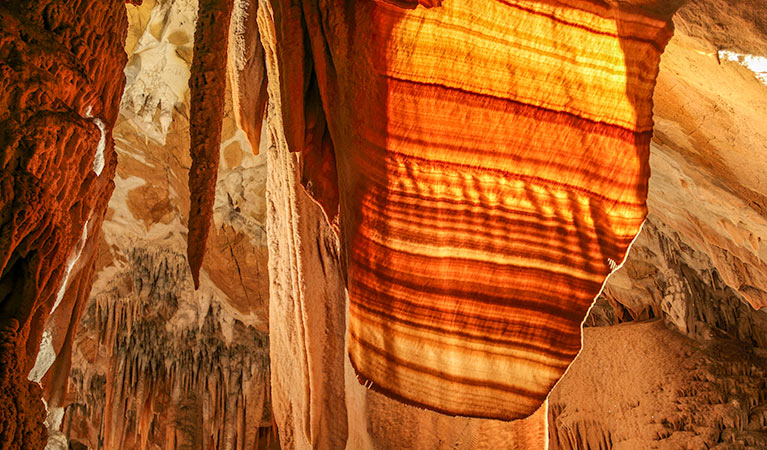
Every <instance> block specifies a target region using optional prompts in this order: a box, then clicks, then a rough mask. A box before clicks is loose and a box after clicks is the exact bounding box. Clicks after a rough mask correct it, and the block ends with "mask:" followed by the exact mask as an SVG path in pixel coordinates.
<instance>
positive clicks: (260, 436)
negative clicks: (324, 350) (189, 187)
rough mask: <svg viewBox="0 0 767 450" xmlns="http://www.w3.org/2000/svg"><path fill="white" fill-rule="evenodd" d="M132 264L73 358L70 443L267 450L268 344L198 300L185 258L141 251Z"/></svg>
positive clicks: (92, 312)
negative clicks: (191, 288)
mask: <svg viewBox="0 0 767 450" xmlns="http://www.w3.org/2000/svg"><path fill="white" fill-rule="evenodd" d="M128 259H129V261H128V262H127V264H126V265H125V266H124V268H123V270H122V271H121V272H120V274H119V275H118V276H116V277H115V278H114V279H113V280H112V281H111V284H110V288H109V289H107V291H106V292H104V293H101V294H99V295H98V296H96V297H95V299H94V301H92V302H91V303H90V304H89V306H88V309H87V311H86V313H85V315H84V317H83V323H82V326H81V328H82V329H81V336H80V342H82V343H81V344H80V346H79V347H78V349H77V351H78V354H76V355H75V357H76V358H77V361H84V363H83V364H76V365H75V366H74V370H73V373H72V377H71V385H72V386H71V389H70V391H71V397H72V398H73V399H74V400H73V402H72V403H71V404H69V405H68V406H67V408H66V412H65V415H64V419H63V422H62V423H63V425H62V432H63V433H64V434H65V435H66V437H67V440H68V441H70V442H79V443H82V444H83V445H86V446H88V447H90V448H110V449H111V448H115V449H116V448H120V449H144V448H155V447H153V446H157V447H159V448H199V449H203V448H205V449H227V450H240V449H255V448H268V447H269V445H270V444H271V443H272V442H275V439H274V438H273V437H272V436H271V433H272V430H271V418H270V413H269V411H270V406H269V393H268V386H269V385H268V377H269V357H268V337H267V336H266V335H265V334H264V333H262V332H259V331H257V330H256V329H255V328H253V327H252V326H247V325H245V324H243V323H242V322H240V321H239V320H237V319H236V318H233V317H232V316H231V312H228V311H227V310H225V309H223V307H222V305H221V304H220V303H218V302H217V301H216V300H215V299H214V298H208V297H206V296H205V295H203V294H200V293H193V292H192V291H191V290H190V289H189V286H188V285H189V284H190V280H189V275H188V268H187V264H186V259H185V258H184V257H183V255H181V254H179V253H177V252H174V251H171V250H163V249H142V248H137V249H134V250H133V251H131V252H130V254H129V256H128ZM183 296H191V297H192V298H188V297H183ZM190 307H191V308H193V309H192V310H190V309H189V308H190ZM87 342H92V343H94V345H93V346H89V345H87ZM85 361H87V363H85Z"/></svg>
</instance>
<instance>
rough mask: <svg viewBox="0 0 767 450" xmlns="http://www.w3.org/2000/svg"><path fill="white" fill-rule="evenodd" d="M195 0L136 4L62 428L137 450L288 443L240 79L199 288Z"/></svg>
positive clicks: (227, 116)
mask: <svg viewBox="0 0 767 450" xmlns="http://www.w3.org/2000/svg"><path fill="white" fill-rule="evenodd" d="M197 7H198V4H197V2H196V1H194V0H161V1H157V2H148V3H145V4H144V5H142V6H141V7H133V6H129V7H128V13H129V21H130V24H129V29H128V31H129V37H130V39H129V41H128V43H127V45H126V49H127V50H128V52H129V56H130V58H129V61H128V64H127V67H126V78H127V84H126V87H125V94H124V95H123V101H122V104H121V107H120V111H119V116H118V118H117V122H116V126H115V129H114V136H115V141H116V152H117V154H118V156H119V158H120V164H119V165H118V167H117V172H116V176H115V190H114V194H113V195H112V198H111V200H110V202H109V208H108V212H107V216H106V219H105V221H104V226H103V234H102V239H101V240H100V242H99V245H100V248H101V252H100V256H99V258H98V259H97V260H96V262H95V266H96V268H95V275H94V279H95V282H94V287H93V291H92V293H91V295H90V297H89V299H88V301H87V305H86V307H85V313H84V315H83V319H82V324H81V327H80V329H79V331H78V332H77V334H76V336H75V338H74V346H73V347H74V350H73V357H72V372H71V376H70V378H69V395H68V396H67V398H66V402H65V404H64V406H65V410H64V414H63V419H62V421H61V426H60V428H58V430H57V431H56V432H55V433H54V434H55V435H56V437H57V438H60V439H61V441H62V442H66V441H69V442H70V443H71V444H73V445H86V446H88V447H89V448H94V449H96V448H103V449H125V450H130V449H147V448H152V449H157V448H161V449H176V448H189V449H231V450H237V449H254V448H262V449H263V448H269V447H270V446H271V448H273V447H274V446H275V445H276V442H277V439H276V435H275V434H274V433H275V431H274V430H273V427H272V419H271V414H270V410H271V406H270V393H269V355H268V345H269V338H268V336H267V330H268V311H267V308H268V304H267V301H268V296H269V294H268V292H269V286H268V278H267V276H268V275H267V249H266V236H265V230H264V223H265V214H266V210H265V199H264V192H265V188H266V186H265V182H266V158H265V156H264V155H256V154H254V153H256V152H254V149H253V148H252V147H251V143H250V142H251V141H250V139H249V138H248V136H247V134H246V133H245V132H244V131H243V130H242V129H240V128H239V127H238V126H237V125H236V120H235V116H234V108H233V106H232V103H233V101H232V100H231V98H230V92H231V89H230V87H227V88H226V91H225V99H224V100H225V104H224V105H223V111H221V112H220V114H221V120H222V131H221V139H220V142H219V143H217V144H216V146H215V150H216V151H218V152H220V165H219V167H218V173H217V181H216V183H215V201H214V205H213V208H214V209H213V213H212V222H211V230H210V233H209V238H208V242H207V243H206V249H205V253H206V258H205V261H204V263H203V266H202V267H201V270H200V287H199V289H198V290H195V289H194V284H193V280H192V277H191V276H190V272H189V265H188V261H187V257H186V239H187V224H188V219H187V218H188V213H189V187H188V175H187V174H188V171H189V168H190V165H191V159H190V156H189V145H190V133H189V131H190V130H189V128H190V122H189V116H190V98H191V95H190V91H189V86H188V79H189V75H190V67H191V63H192V57H193V45H194V44H193V41H194V29H195V20H196V15H197ZM237 51H238V50H237V47H236V46H234V51H232V52H231V53H230V54H232V55H236V54H237ZM65 445H66V444H65Z"/></svg>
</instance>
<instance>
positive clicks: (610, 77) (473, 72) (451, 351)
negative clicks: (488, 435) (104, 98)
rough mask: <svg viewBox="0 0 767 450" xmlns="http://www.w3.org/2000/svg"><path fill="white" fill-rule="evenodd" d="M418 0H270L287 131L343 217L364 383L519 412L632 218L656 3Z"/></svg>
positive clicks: (647, 121)
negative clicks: (300, 0)
mask: <svg viewBox="0 0 767 450" xmlns="http://www.w3.org/2000/svg"><path fill="white" fill-rule="evenodd" d="M416 3H417V2H413V1H410V2H408V1H394V2H377V1H360V2H327V3H325V2H317V1H314V0H303V1H302V2H287V1H284V2H283V1H279V0H274V1H273V2H272V4H273V9H274V16H275V17H274V19H275V25H276V37H277V43H276V47H277V52H278V58H277V61H278V65H279V70H278V71H279V76H280V80H279V82H280V86H281V89H282V101H281V104H282V115H283V121H284V127H285V137H286V139H287V141H288V145H289V147H290V148H291V149H292V150H295V151H301V152H302V155H303V161H304V182H305V184H306V185H307V186H308V187H309V189H308V190H309V192H311V193H312V195H314V196H315V197H316V198H317V200H318V201H319V203H320V204H321V205H323V207H324V208H325V209H326V213H328V216H329V218H330V219H331V220H333V218H334V217H335V215H336V213H339V219H340V231H341V238H342V239H341V240H342V245H343V247H344V256H345V264H346V275H347V286H348V290H349V298H350V308H349V323H348V327H349V329H348V333H349V334H348V346H349V349H348V350H349V354H350V358H351V361H352V364H353V366H354V367H355V370H356V371H357V374H358V376H359V378H360V380H361V381H363V382H365V383H366V385H368V386H369V387H371V388H373V389H376V390H379V391H381V392H384V393H386V394H387V395H389V396H392V397H395V398H398V399H400V400H403V401H405V402H407V403H411V404H415V405H419V406H422V407H426V408H429V409H433V410H437V411H441V412H445V413H448V414H454V415H465V416H476V417H488V418H498V419H507V420H509V419H515V418H520V417H524V416H527V415H529V414H530V413H532V412H533V411H535V410H536V409H537V408H538V406H539V405H540V404H541V402H542V401H543V399H544V398H545V397H546V395H547V394H548V392H549V391H550V389H551V388H552V386H553V385H554V384H555V383H556V382H557V380H558V379H559V378H560V377H561V376H562V375H563V373H564V372H565V370H566V369H567V367H568V366H569V364H570V363H571V362H572V360H573V358H574V357H575V356H576V354H577V353H578V351H579V349H580V344H581V337H580V326H581V322H582V320H583V318H584V317H585V315H586V313H587V310H588V308H589V306H590V305H591V303H592V302H593V300H594V298H595V297H596V296H597V295H598V293H599V291H600V289H601V286H602V284H603V282H604V280H605V278H606V277H607V275H608V274H609V273H610V272H611V271H612V270H614V269H615V268H616V267H617V266H618V265H619V264H620V263H621V262H622V261H623V260H624V258H625V255H626V252H627V250H628V248H629V246H630V244H631V242H632V240H633V239H634V237H635V236H636V235H637V233H638V232H639V230H640V228H641V225H642V222H643V220H644V217H645V215H646V206H645V199H646V195H647V180H648V178H649V166H648V153H649V143H650V138H651V135H652V93H653V88H654V83H655V78H656V75H657V71H658V63H659V60H660V55H661V53H662V51H663V48H664V46H665V45H666V43H667V42H668V40H669V39H670V37H671V34H672V31H671V24H670V22H669V20H668V18H669V16H670V14H660V13H656V12H652V8H649V7H647V5H644V7H641V8H640V7H638V6H626V5H623V4H621V6H616V5H611V4H608V3H605V2H598V1H587V0H582V1H575V2H559V1H555V0H534V1H533V0H530V1H525V0H496V1H486V0H484V1H480V0H452V1H445V2H442V3H441V4H440V2H418V3H421V4H423V5H425V6H439V7H436V8H431V9H425V8H415V9H412V7H414V6H416ZM635 3H642V2H635ZM669 9H670V8H669ZM665 12H668V11H665ZM318 103H319V104H320V105H321V108H318V107H317V104H318ZM331 158H335V163H332V159H331ZM336 174H337V175H336ZM336 176H337V180H336V179H335V178H336ZM336 186H337V187H338V190H337V191H336V189H335V187H336ZM336 202H337V203H336ZM336 204H338V207H337V208H338V209H336Z"/></svg>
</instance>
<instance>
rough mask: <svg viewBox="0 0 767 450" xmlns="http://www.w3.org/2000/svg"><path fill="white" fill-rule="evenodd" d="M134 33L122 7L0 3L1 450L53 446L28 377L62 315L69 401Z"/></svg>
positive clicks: (55, 383)
mask: <svg viewBox="0 0 767 450" xmlns="http://www.w3.org/2000/svg"><path fill="white" fill-rule="evenodd" d="M126 30H127V18H126V14H125V6H124V3H123V2H122V1H119V0H103V1H39V2H38V1H34V2H31V1H30V2H27V1H19V2H3V3H2V4H0V55H2V57H1V59H2V61H1V62H0V72H2V77H0V102H1V106H0V149H2V150H0V154H1V155H2V158H0V160H1V161H2V164H3V167H2V172H0V177H1V178H0V186H2V187H1V188H0V224H2V225H0V226H1V227H2V228H0V329H2V350H0V359H1V360H2V363H1V364H0V380H2V386H1V387H0V411H2V412H0V448H23V449H35V448H42V446H44V444H45V435H46V433H45V430H44V427H43V424H42V421H43V419H45V409H44V408H43V404H42V401H41V399H40V397H41V392H40V389H39V388H38V387H36V386H37V385H36V384H34V383H33V382H31V381H28V380H27V374H28V373H29V372H30V370H31V369H32V368H33V366H34V365H35V362H36V358H35V355H38V348H39V346H40V341H41V338H42V337H43V330H44V328H45V324H46V322H47V321H48V320H49V316H50V315H51V314H52V313H53V317H52V318H51V319H50V320H56V321H57V322H59V323H60V328H59V333H57V335H56V336H55V337H50V336H49V337H48V342H51V346H53V347H55V348H56V349H61V348H63V349H64V351H63V352H60V353H59V357H57V358H56V359H55V360H54V359H50V358H49V359H48V360H46V361H45V362H44V364H45V365H47V366H49V367H52V369H51V371H50V372H49V376H48V378H47V379H44V380H43V388H44V389H45V390H46V391H48V395H46V397H48V400H49V406H50V407H54V405H56V404H57V403H59V402H60V401H61V399H60V398H59V397H57V396H56V395H53V394H54V393H56V392H60V391H59V389H58V388H59V387H60V386H61V384H62V382H63V383H66V378H67V373H68V371H69V356H68V352H67V348H69V346H71V338H72V335H73V333H74V330H76V328H77V324H78V321H79V317H80V315H81V313H82V310H83V307H84V304H85V301H86V299H87V295H88V291H89V288H90V283H91V281H92V277H93V269H94V264H93V254H94V251H95V249H96V247H97V245H98V239H99V236H100V232H101V224H102V221H103V219H104V215H105V213H106V209H107V202H108V200H109V196H110V195H111V193H112V189H113V188H114V184H113V182H112V178H113V176H114V172H115V166H116V162H117V160H116V157H115V152H114V143H113V139H112V134H111V131H112V127H113V126H114V124H115V120H116V119H117V113H118V106H119V100H120V94H121V92H122V89H123V85H124V76H123V73H122V69H123V67H124V66H125V62H126V57H125V52H124V51H123V45H124V41H125V37H126ZM36 381H40V380H36Z"/></svg>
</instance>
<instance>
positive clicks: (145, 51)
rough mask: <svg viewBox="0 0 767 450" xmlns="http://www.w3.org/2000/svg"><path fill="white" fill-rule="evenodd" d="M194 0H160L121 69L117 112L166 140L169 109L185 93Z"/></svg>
mask: <svg viewBox="0 0 767 450" xmlns="http://www.w3.org/2000/svg"><path fill="white" fill-rule="evenodd" d="M196 19H197V2H196V1H195V0H176V1H161V2H158V3H157V4H156V5H155V7H154V8H153V9H152V13H151V15H150V17H149V21H148V22H147V25H146V28H145V29H144V34H143V35H142V36H141V38H140V39H139V41H138V44H137V45H136V50H135V52H134V54H133V55H132V56H131V58H130V60H129V61H128V65H127V66H126V68H125V79H126V86H125V93H124V95H123V100H122V105H121V112H122V113H123V114H125V115H127V116H128V117H129V119H130V120H131V122H132V123H133V124H134V125H135V126H136V127H137V128H138V129H140V130H141V131H142V132H143V133H144V134H145V135H146V136H147V137H148V138H150V139H152V140H154V141H156V142H158V143H160V144H165V137H166V135H167V133H168V128H169V127H170V123H171V121H172V118H173V109H174V108H176V107H180V106H181V105H183V103H184V100H185V99H186V97H187V96H188V95H189V86H188V81H189V74H190V71H189V66H190V63H191V56H192V48H193V42H194V41H193V37H194V24H195V21H196Z"/></svg>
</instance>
